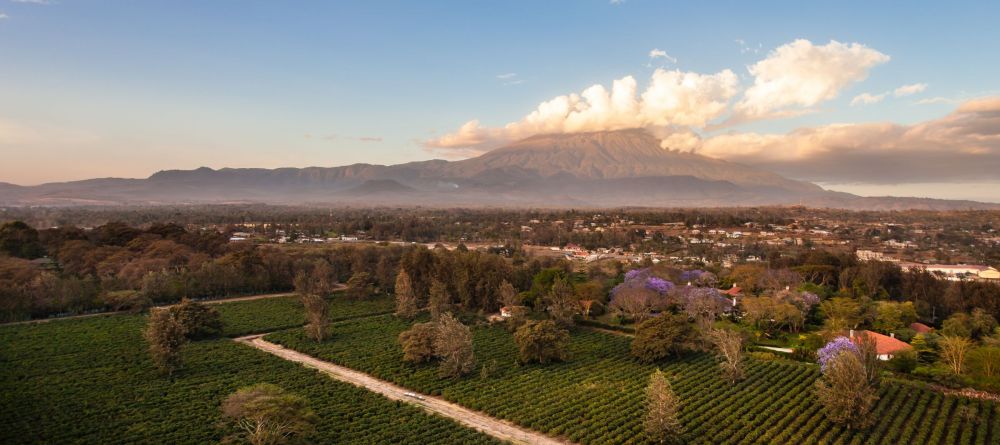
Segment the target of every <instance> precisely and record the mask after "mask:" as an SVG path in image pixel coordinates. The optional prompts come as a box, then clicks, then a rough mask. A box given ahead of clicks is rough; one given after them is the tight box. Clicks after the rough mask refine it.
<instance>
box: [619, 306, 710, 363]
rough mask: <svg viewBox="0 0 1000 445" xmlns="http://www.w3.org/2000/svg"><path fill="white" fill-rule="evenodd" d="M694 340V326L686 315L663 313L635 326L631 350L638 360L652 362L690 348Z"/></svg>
mask: <svg viewBox="0 0 1000 445" xmlns="http://www.w3.org/2000/svg"><path fill="white" fill-rule="evenodd" d="M695 341H696V332H695V328H694V326H693V325H692V324H691V323H690V322H688V318H687V316H685V315H674V314H663V315H661V316H659V317H656V318H652V319H649V320H646V321H644V322H642V323H641V324H639V326H637V327H636V330H635V338H633V339H632V346H631V351H632V355H633V356H635V357H636V358H638V359H639V360H640V361H642V362H644V363H652V362H654V361H656V360H659V359H662V358H666V357H669V356H671V355H680V354H682V353H684V352H686V351H688V350H690V349H691V348H692V347H693V345H694V342H695Z"/></svg>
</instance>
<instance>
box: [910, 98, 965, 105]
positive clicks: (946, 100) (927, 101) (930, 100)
mask: <svg viewBox="0 0 1000 445" xmlns="http://www.w3.org/2000/svg"><path fill="white" fill-rule="evenodd" d="M954 103H958V101H957V100H955V99H950V98H947V97H941V96H937V97H929V98H926V99H920V100H918V101H917V102H916V104H917V105H930V104H954Z"/></svg>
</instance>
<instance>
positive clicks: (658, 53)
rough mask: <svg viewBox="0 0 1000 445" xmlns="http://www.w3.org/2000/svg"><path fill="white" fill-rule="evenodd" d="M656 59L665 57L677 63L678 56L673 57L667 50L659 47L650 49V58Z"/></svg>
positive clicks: (664, 58)
mask: <svg viewBox="0 0 1000 445" xmlns="http://www.w3.org/2000/svg"><path fill="white" fill-rule="evenodd" d="M656 59H663V60H666V61H668V62H670V63H677V58H675V57H672V56H671V55H670V54H667V52H666V51H664V50H662V49H659V48H653V49H651V50H649V60H656Z"/></svg>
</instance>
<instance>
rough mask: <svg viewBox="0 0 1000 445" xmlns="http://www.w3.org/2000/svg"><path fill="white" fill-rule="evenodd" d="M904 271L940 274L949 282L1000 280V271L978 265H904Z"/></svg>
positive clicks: (902, 265)
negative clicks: (920, 270) (913, 270)
mask: <svg viewBox="0 0 1000 445" xmlns="http://www.w3.org/2000/svg"><path fill="white" fill-rule="evenodd" d="M900 267H901V268H902V269H903V270H912V269H923V270H926V271H928V272H930V273H939V274H942V275H944V277H945V278H947V279H949V280H961V279H968V278H971V279H980V280H1000V271H998V270H997V269H996V268H994V267H990V266H983V265H977V264H920V263H902V264H900Z"/></svg>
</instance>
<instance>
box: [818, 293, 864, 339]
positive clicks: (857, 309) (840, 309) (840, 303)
mask: <svg viewBox="0 0 1000 445" xmlns="http://www.w3.org/2000/svg"><path fill="white" fill-rule="evenodd" d="M819 308H820V310H821V311H822V312H823V314H824V315H825V316H826V321H825V322H824V325H823V326H824V328H825V329H826V330H827V331H828V332H841V331H846V330H848V329H853V328H855V327H857V324H858V323H860V322H861V305H860V304H858V302H857V301H855V300H853V299H850V298H846V297H835V298H831V299H829V300H826V301H824V302H822V303H820V304H819Z"/></svg>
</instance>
